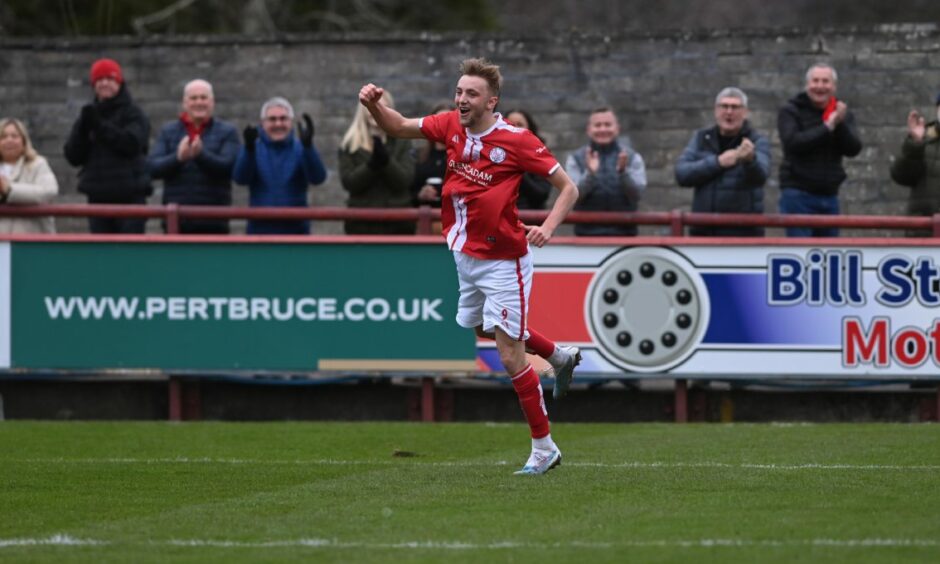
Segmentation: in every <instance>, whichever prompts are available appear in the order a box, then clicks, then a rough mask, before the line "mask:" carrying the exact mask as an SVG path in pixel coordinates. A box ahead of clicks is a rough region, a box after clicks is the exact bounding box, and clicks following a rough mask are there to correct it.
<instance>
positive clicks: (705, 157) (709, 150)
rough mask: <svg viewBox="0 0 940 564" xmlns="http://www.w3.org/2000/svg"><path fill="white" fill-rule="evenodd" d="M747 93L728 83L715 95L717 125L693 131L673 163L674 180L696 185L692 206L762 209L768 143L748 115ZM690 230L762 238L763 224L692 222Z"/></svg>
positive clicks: (701, 208)
mask: <svg viewBox="0 0 940 564" xmlns="http://www.w3.org/2000/svg"><path fill="white" fill-rule="evenodd" d="M747 116H748V108H747V95H746V94H745V93H744V92H743V91H741V90H740V89H738V88H734V87H728V88H725V89H723V90H722V91H721V92H719V93H718V95H717V96H716V97H715V125H713V126H711V127H706V128H704V129H700V130H698V131H696V132H695V133H694V134H693V135H692V139H691V140H689V144H688V145H687V146H686V148H685V150H684V151H683V152H682V155H681V156H680V157H679V161H678V162H677V163H676V182H677V183H678V184H679V186H684V187H688V188H694V189H695V195H694V196H693V199H692V211H693V212H704V213H764V183H765V182H767V178H768V176H769V175H770V142H769V141H768V140H767V138H766V137H764V136H763V135H761V134H759V133H757V132H756V131H754V130H753V129H752V128H751V125H750V123H749V122H748V120H747ZM690 233H691V234H692V235H702V236H730V237H761V236H763V235H764V228H763V227H751V226H738V227H735V226H733V225H726V226H718V227H693V228H691V230H690Z"/></svg>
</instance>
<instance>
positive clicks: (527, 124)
mask: <svg viewBox="0 0 940 564" xmlns="http://www.w3.org/2000/svg"><path fill="white" fill-rule="evenodd" d="M506 121H508V122H509V123H511V124H513V125H515V126H516V127H521V128H522V129H528V130H529V131H531V132H532V134H533V135H535V136H536V137H538V138H539V141H541V142H542V143H544V142H545V139H542V136H541V135H539V126H538V125H536V123H535V120H534V119H532V116H531V115H530V114H529V112H527V111H525V110H510V111H509V112H507V113H506ZM551 193H552V184H551V182H549V181H548V179H547V178H543V177H541V176H538V175H535V174H532V173H529V172H527V173H525V174H523V175H522V181H521V182H520V183H519V200H518V201H517V202H516V207H518V208H519V209H520V210H540V209H544V208H545V202H546V201H548V196H549V195H550V194H551Z"/></svg>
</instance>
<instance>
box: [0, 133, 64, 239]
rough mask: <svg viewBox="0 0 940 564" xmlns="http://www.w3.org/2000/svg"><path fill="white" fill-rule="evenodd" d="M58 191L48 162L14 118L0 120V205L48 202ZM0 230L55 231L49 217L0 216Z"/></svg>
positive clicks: (15, 231) (10, 231)
mask: <svg viewBox="0 0 940 564" xmlns="http://www.w3.org/2000/svg"><path fill="white" fill-rule="evenodd" d="M58 193H59V183H58V181H56V178H55V175H54V174H52V169H51V168H49V163H48V162H46V159H45V158H44V157H41V156H39V154H38V153H36V150H35V149H33V144H32V143H31V142H30V140H29V134H28V133H27V131H26V126H24V125H23V123H22V122H21V121H19V120H17V119H13V118H3V119H0V206H29V205H37V204H45V203H48V202H50V201H51V200H52V198H54V197H55V196H56V194H58ZM0 233H55V223H54V222H53V219H52V218H51V217H3V216H0Z"/></svg>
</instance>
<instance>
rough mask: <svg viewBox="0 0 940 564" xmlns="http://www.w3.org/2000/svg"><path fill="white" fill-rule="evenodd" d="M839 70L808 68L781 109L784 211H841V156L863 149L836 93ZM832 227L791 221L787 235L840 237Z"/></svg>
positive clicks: (851, 118) (822, 66)
mask: <svg viewBox="0 0 940 564" xmlns="http://www.w3.org/2000/svg"><path fill="white" fill-rule="evenodd" d="M837 80H838V76H837V75H836V70H835V69H834V68H832V67H831V66H829V65H828V64H825V63H816V64H815V65H813V66H811V67H810V68H809V70H808V71H806V89H805V92H801V93H800V94H798V95H796V96H795V97H794V98H792V99H791V100H790V101H789V102H787V103H786V104H785V105H784V106H783V108H781V109H780V113H779V114H778V115H777V130H778V131H779V133H780V142H781V143H782V144H783V163H782V164H781V165H780V213H792V214H819V215H838V214H839V186H840V185H841V184H842V183H843V182H844V181H845V178H846V175H845V169H843V168H842V157H854V156H856V155H858V154H859V153H860V152H861V151H862V142H861V140H860V139H859V136H858V129H856V127H855V117H854V116H853V115H852V112H850V111H849V107H848V105H847V104H846V103H845V102H843V101H841V100H837V99H836V81H837ZM838 235H839V230H838V229H837V228H834V227H824V228H811V227H788V228H787V236H789V237H837V236H838Z"/></svg>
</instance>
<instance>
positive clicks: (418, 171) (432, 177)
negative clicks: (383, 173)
mask: <svg viewBox="0 0 940 564" xmlns="http://www.w3.org/2000/svg"><path fill="white" fill-rule="evenodd" d="M453 108H454V103H453V102H441V103H439V104H435V105H434V107H433V108H431V113H430V114H428V115H437V114H446V113H447V112H449V111H451V110H453ZM446 174H447V146H446V145H444V144H443V143H438V142H436V141H431V140H430V139H427V140H425V142H424V143H423V144H422V145H421V148H420V149H418V155H417V158H416V159H415V176H414V179H413V180H412V181H411V192H412V195H413V199H414V203H415V205H416V206H431V207H432V208H440V207H441V190H442V188H443V186H444V177H445V175H446ZM431 231H432V232H433V233H437V234H440V232H441V222H440V221H435V222H433V224H432V225H431Z"/></svg>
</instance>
